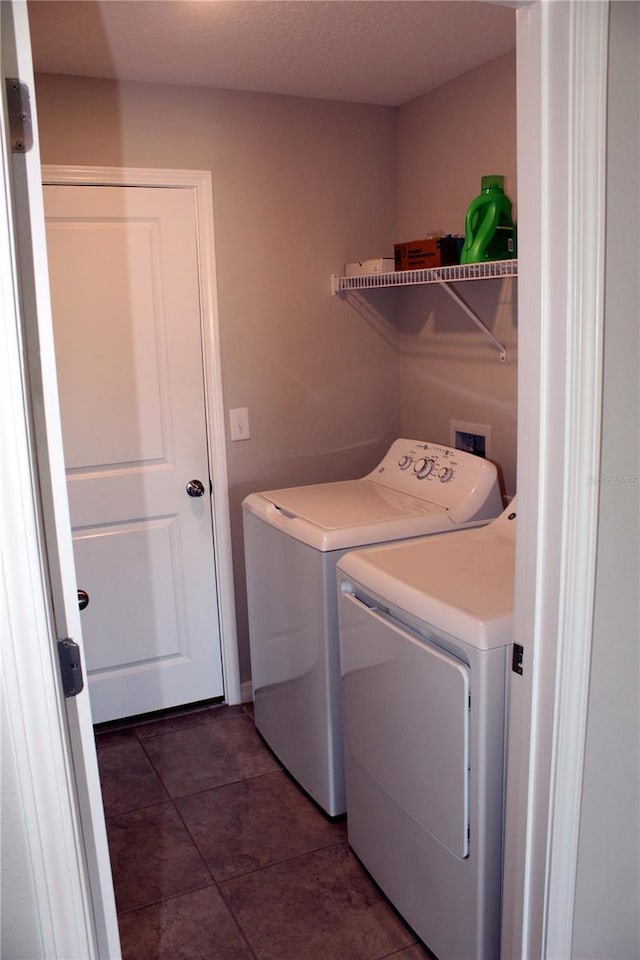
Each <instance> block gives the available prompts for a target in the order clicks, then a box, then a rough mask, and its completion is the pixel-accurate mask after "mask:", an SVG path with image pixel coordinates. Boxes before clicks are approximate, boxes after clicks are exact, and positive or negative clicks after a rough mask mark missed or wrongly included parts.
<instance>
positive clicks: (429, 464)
mask: <svg viewBox="0 0 640 960" xmlns="http://www.w3.org/2000/svg"><path fill="white" fill-rule="evenodd" d="M435 465H436V464H435V460H431V459H430V458H427V457H422V459H421V460H418V462H417V463H416V465H415V467H414V468H413V469H414V470H415V472H416V477H417V478H418V480H424V478H425V477H428V476H429V474H430V473H431V471H432V470H433V468H434V467H435Z"/></svg>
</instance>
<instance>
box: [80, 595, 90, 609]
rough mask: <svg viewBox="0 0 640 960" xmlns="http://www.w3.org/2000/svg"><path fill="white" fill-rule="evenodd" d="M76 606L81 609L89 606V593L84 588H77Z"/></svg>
mask: <svg viewBox="0 0 640 960" xmlns="http://www.w3.org/2000/svg"><path fill="white" fill-rule="evenodd" d="M78 606H79V607H80V609H81V610H84V609H85V607H88V606H89V594H88V593H87V591H86V590H78Z"/></svg>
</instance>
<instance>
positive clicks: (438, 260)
mask: <svg viewBox="0 0 640 960" xmlns="http://www.w3.org/2000/svg"><path fill="white" fill-rule="evenodd" d="M393 251H394V256H395V269H396V270H422V269H424V268H425V267H448V266H451V265H452V264H455V263H459V262H460V239H459V238H458V237H426V238H425V239H424V240H409V241H408V242H407V243H394V245H393Z"/></svg>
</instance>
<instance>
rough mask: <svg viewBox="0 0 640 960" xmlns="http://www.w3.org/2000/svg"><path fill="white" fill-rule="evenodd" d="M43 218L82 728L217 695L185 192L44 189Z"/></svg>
mask: <svg viewBox="0 0 640 960" xmlns="http://www.w3.org/2000/svg"><path fill="white" fill-rule="evenodd" d="M45 203H46V214H47V237H48V247H49V264H50V272H51V290H52V301H53V313H54V326H55V335H56V354H57V366H58V378H59V383H60V394H61V411H62V423H63V432H64V444H65V462H66V467H67V480H68V489H69V500H70V506H71V517H72V525H73V534H74V547H75V558H76V569H77V578H78V586H79V587H82V588H83V589H84V590H86V591H87V592H88V594H89V597H90V603H89V606H88V607H87V609H86V610H85V612H84V614H83V624H84V632H85V642H86V648H87V669H88V673H89V677H90V684H91V701H92V709H93V714H94V720H95V721H96V722H100V721H104V720H110V719H115V718H117V717H121V716H131V715H135V714H139V713H146V712H148V711H152V710H158V709H161V708H165V707H170V706H174V705H176V704H180V703H188V702H193V701H196V700H202V699H207V698H211V697H215V696H221V695H222V693H223V684H222V667H221V655H220V638H219V630H218V609H217V593H216V578H215V567H214V554H213V542H212V518H211V500H210V497H209V496H208V483H209V465H208V452H207V436H206V420H205V400H204V382H203V369H202V346H201V325H200V300H199V278H198V261H197V245H196V229H195V209H194V200H193V196H192V192H191V191H189V190H182V189H170V188H167V189H158V188H150V187H147V188H145V187H116V186H79V185H78V186H72V185H64V186H47V187H46V188H45ZM193 478H197V479H199V480H201V481H202V483H203V484H204V486H205V495H204V496H203V497H201V498H197V499H195V498H192V497H189V496H188V495H187V493H186V489H185V487H186V484H187V482H188V481H189V480H191V479H193Z"/></svg>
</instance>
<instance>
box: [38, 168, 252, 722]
mask: <svg viewBox="0 0 640 960" xmlns="http://www.w3.org/2000/svg"><path fill="white" fill-rule="evenodd" d="M42 181H43V183H44V184H46V185H47V186H49V185H52V186H53V185H67V186H68V185H76V186H82V185H85V186H87V185H91V186H123V187H166V188H169V189H183V190H192V191H193V196H194V205H195V210H196V234H197V245H198V275H199V281H200V325H201V335H202V350H203V359H204V389H205V416H206V421H207V445H208V452H209V468H210V470H211V480H212V486H213V491H212V494H211V511H212V522H213V549H214V558H215V568H216V579H217V591H218V619H219V627H220V649H221V655H222V674H223V683H224V695H225V700H226V702H227V703H229V704H236V703H240V702H241V700H242V694H241V685H240V667H239V660H238V641H237V628H236V613H235V592H234V583H233V555H232V546H231V520H230V512H229V483H228V474H227V448H226V431H225V415H224V401H223V395H222V362H221V352H220V323H219V314H218V285H217V276H216V259H215V236H214V216H213V178H212V175H211V172H210V171H209V170H171V169H166V170H165V169H150V168H144V167H141V168H138V167H93V166H69V165H66V164H43V166H42Z"/></svg>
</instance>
